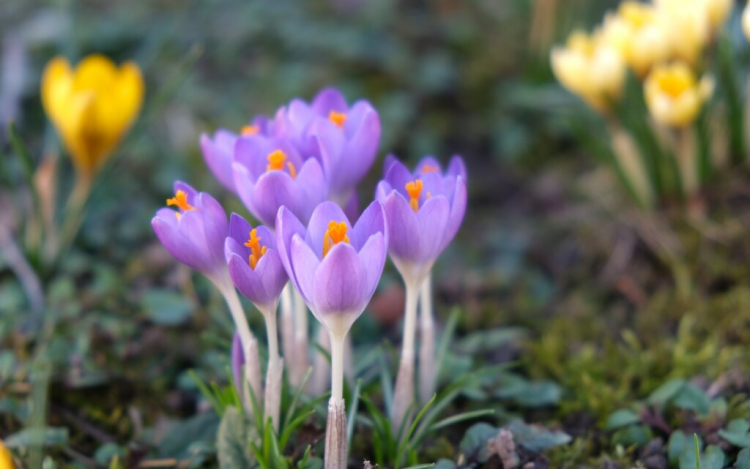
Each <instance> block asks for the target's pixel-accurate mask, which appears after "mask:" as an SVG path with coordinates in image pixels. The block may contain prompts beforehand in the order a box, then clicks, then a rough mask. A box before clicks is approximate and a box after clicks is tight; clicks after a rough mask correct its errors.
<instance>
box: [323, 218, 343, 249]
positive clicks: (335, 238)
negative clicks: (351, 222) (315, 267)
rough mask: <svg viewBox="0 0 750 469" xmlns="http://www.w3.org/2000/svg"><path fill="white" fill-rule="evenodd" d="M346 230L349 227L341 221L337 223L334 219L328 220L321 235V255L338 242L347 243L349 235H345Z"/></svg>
mask: <svg viewBox="0 0 750 469" xmlns="http://www.w3.org/2000/svg"><path fill="white" fill-rule="evenodd" d="M348 230H349V227H348V226H346V223H344V222H343V221H340V222H338V223H337V222H335V221H330V222H328V229H327V230H326V233H325V234H324V235H323V257H326V255H327V254H328V251H330V250H331V248H333V247H334V246H335V245H337V244H339V243H346V244H349V237H348V236H347V235H346V232H347V231H348Z"/></svg>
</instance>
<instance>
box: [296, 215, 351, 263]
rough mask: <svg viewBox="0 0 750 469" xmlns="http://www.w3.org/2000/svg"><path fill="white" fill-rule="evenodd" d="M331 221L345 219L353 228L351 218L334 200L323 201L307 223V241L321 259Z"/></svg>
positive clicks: (348, 225)
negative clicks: (324, 240)
mask: <svg viewBox="0 0 750 469" xmlns="http://www.w3.org/2000/svg"><path fill="white" fill-rule="evenodd" d="M331 221H335V222H341V221H343V222H344V223H346V225H347V227H349V228H351V224H350V223H349V219H347V218H346V215H345V214H344V211H343V210H341V207H339V206H338V205H337V204H335V203H333V202H323V203H321V204H320V205H318V206H317V207H316V208H315V211H313V213H312V216H311V217H310V223H309V224H308V225H307V233H306V234H305V242H306V243H307V244H308V245H309V246H310V247H311V248H312V250H313V252H314V253H315V255H316V256H318V258H319V259H322V258H323V238H324V237H325V234H326V231H327V230H328V223H329V222H331Z"/></svg>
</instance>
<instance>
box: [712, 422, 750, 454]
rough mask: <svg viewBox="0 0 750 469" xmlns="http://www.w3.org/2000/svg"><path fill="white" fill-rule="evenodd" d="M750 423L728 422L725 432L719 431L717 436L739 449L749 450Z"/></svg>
mask: <svg viewBox="0 0 750 469" xmlns="http://www.w3.org/2000/svg"><path fill="white" fill-rule="evenodd" d="M748 430H750V422H748V421H747V420H745V419H735V420H732V421H731V422H729V425H727V428H726V429H725V430H719V436H720V437H722V438H724V439H725V440H726V441H728V442H729V443H731V444H733V445H734V446H737V447H739V448H750V432H748Z"/></svg>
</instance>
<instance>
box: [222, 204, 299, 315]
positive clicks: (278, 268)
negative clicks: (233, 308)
mask: <svg viewBox="0 0 750 469" xmlns="http://www.w3.org/2000/svg"><path fill="white" fill-rule="evenodd" d="M224 254H225V256H226V260H227V264H228V265H229V276H230V277H232V281H233V282H234V286H235V287H237V290H239V291H240V293H242V294H243V295H244V296H245V297H247V298H248V299H249V300H250V301H252V302H253V303H254V304H255V305H256V306H257V307H258V309H259V310H261V311H272V312H275V311H276V305H277V304H278V301H279V296H280V295H281V290H283V289H284V285H286V283H287V280H288V278H287V275H286V271H285V270H284V266H283V265H282V263H281V258H280V257H279V253H278V252H277V251H276V237H275V236H274V234H273V232H271V230H269V229H268V228H266V227H265V226H262V225H261V226H257V227H255V228H253V227H252V226H251V225H250V223H248V222H247V221H246V220H245V219H244V218H242V217H241V216H239V215H237V214H236V213H233V214H232V216H231V217H230V219H229V237H227V239H226V242H225V244H224Z"/></svg>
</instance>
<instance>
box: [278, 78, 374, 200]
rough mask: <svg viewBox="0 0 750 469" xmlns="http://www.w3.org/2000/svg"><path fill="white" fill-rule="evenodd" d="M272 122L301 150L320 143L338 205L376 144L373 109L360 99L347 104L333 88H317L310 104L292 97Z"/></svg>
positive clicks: (364, 169)
mask: <svg viewBox="0 0 750 469" xmlns="http://www.w3.org/2000/svg"><path fill="white" fill-rule="evenodd" d="M274 125H275V127H276V130H277V131H278V132H279V133H280V134H283V135H288V136H291V138H292V139H293V141H294V143H295V145H296V146H297V148H298V149H299V150H300V151H301V152H303V153H306V152H307V153H309V152H311V148H310V147H311V146H312V147H317V146H319V147H320V160H321V163H322V165H323V170H324V172H325V174H326V176H327V178H328V181H329V184H330V195H331V197H333V198H334V199H335V201H336V202H338V203H340V204H341V205H344V204H345V203H346V202H347V200H348V198H349V196H350V193H351V192H352V191H353V190H354V188H355V186H356V185H357V183H358V182H359V181H360V180H361V179H362V178H363V177H364V176H365V174H366V173H367V171H368V170H369V169H370V167H371V166H372V163H373V162H374V161H375V156H376V155H377V151H378V146H379V144H380V117H379V116H378V113H377V111H375V109H374V108H373V107H372V105H371V104H370V103H369V102H367V101H363V100H360V101H357V102H355V103H354V104H353V105H351V106H349V104H348V103H347V102H346V99H345V98H344V96H343V95H342V94H341V92H339V91H338V90H336V89H334V88H326V89H323V90H321V91H320V92H319V93H318V94H317V95H316V96H315V98H314V99H313V101H312V103H310V104H308V103H306V102H305V101H302V100H300V99H295V100H293V101H292V102H291V103H289V105H288V106H285V107H283V108H281V109H280V110H279V111H278V112H277V114H276V120H275V123H274Z"/></svg>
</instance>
